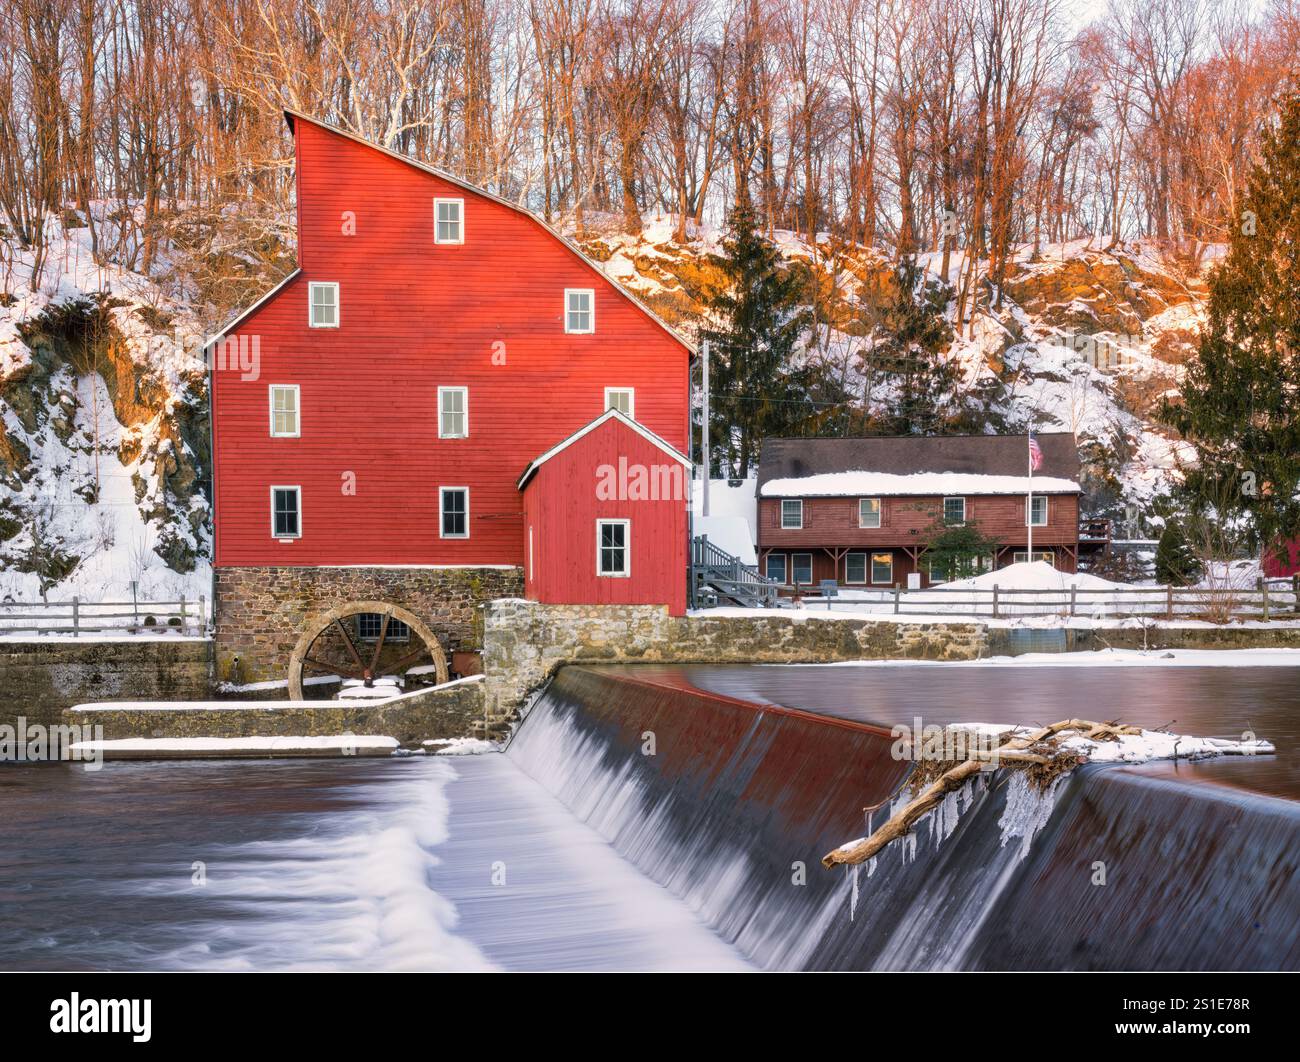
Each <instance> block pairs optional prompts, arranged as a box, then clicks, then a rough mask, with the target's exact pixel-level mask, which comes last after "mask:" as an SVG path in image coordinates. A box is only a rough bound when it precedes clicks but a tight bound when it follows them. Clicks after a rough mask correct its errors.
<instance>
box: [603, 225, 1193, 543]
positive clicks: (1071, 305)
mask: <svg viewBox="0 0 1300 1062" xmlns="http://www.w3.org/2000/svg"><path fill="white" fill-rule="evenodd" d="M671 234H672V227H671V225H670V224H669V223H668V222H667V221H663V220H660V221H652V222H651V223H650V224H647V226H646V228H645V230H644V232H643V233H642V234H641V235H639V236H637V237H631V236H628V235H625V234H622V233H619V232H606V233H601V232H597V233H592V234H589V235H587V236H586V237H585V238H584V239H583V240H582V241H581V243H582V246H583V248H584V250H586V251H587V253H588V254H589V255H591V256H592V257H593V258H595V259H597V260H598V261H600V262H601V263H602V265H603V266H604V268H605V270H606V272H608V273H609V274H610V275H611V276H613V277H615V278H616V279H617V280H619V282H620V283H622V284H624V285H625V286H626V287H627V288H628V289H629V290H631V291H633V292H634V293H636V294H637V295H638V296H639V297H641V298H642V299H643V300H644V301H645V302H646V303H647V304H648V305H650V306H651V307H652V308H653V309H655V310H656V311H658V312H659V313H660V314H662V315H663V316H664V317H666V318H667V319H668V320H669V321H670V322H672V323H673V324H676V325H678V326H679V327H681V328H683V330H685V331H687V332H688V333H689V332H692V331H693V330H694V329H695V327H696V326H697V324H698V322H699V321H700V320H701V319H702V317H703V315H704V313H705V309H704V308H705V305H706V303H707V300H708V298H709V296H710V295H711V294H712V293H713V292H714V291H716V289H717V285H718V284H719V283H720V276H721V274H720V271H719V269H718V261H719V259H718V256H719V255H720V254H721V251H722V248H721V243H720V234H719V233H718V232H716V231H699V232H695V233H694V238H693V239H692V240H691V241H690V242H689V243H687V244H685V245H680V244H677V243H675V242H673V240H672V238H671ZM774 238H775V239H776V241H777V243H778V245H779V246H780V248H781V251H782V254H783V256H784V257H785V259H786V261H787V262H789V264H790V268H791V269H794V270H796V271H798V272H799V273H800V274H801V276H802V277H803V280H804V287H805V291H806V292H807V297H808V301H809V302H810V304H812V305H813V306H814V307H815V309H816V312H817V317H818V325H817V327H816V328H815V329H814V330H813V332H812V333H810V335H809V336H808V340H807V344H806V349H805V356H807V357H810V358H823V359H826V360H827V362H828V363H829V364H831V365H833V366H836V367H837V370H838V371H842V372H843V373H844V374H845V376H846V378H847V380H848V382H849V383H850V386H851V387H852V386H854V385H856V383H857V382H858V380H857V378H856V376H855V362H856V358H857V355H858V353H860V352H861V351H862V350H863V347H864V337H866V336H868V335H869V334H870V332H871V328H872V318H873V312H874V308H875V307H877V306H878V305H880V303H881V302H882V300H884V299H885V298H886V297H888V296H890V295H891V294H892V291H891V289H892V286H893V279H892V268H891V266H892V263H891V262H890V261H889V260H888V259H887V258H885V257H884V256H883V255H881V254H880V253H879V252H877V251H875V250H872V249H866V248H861V247H853V246H843V245H837V244H836V243H834V242H833V241H819V242H818V244H817V245H816V247H814V246H812V245H810V244H809V243H808V242H806V241H804V240H802V239H800V238H798V237H796V236H795V235H793V234H791V233H788V232H777V233H775V234H774ZM1107 242H1108V241H1102V240H1098V241H1095V242H1092V241H1075V242H1073V243H1069V244H1065V245H1052V246H1049V247H1042V248H1039V249H1038V251H1037V252H1035V250H1034V249H1033V248H1031V247H1024V248H1021V249H1020V251H1019V253H1018V255H1017V257H1016V259H1015V261H1014V263H1013V269H1012V274H1011V277H1010V279H1009V280H1008V282H1007V284H1006V286H1005V288H1004V289H1003V291H1002V292H1001V293H1000V296H1001V297H1000V298H999V297H998V296H999V293H997V292H995V291H991V290H988V289H987V288H984V289H981V290H980V292H979V299H978V309H977V311H976V313H975V315H974V317H973V319H969V320H968V321H966V322H965V323H964V325H963V326H962V327H961V328H959V329H957V338H956V340H955V341H954V343H953V346H952V349H951V351H950V353H949V357H951V358H953V359H955V360H956V361H957V363H958V365H959V366H960V368H961V370H962V375H963V386H964V387H966V388H970V389H972V391H975V392H977V393H980V394H987V395H990V396H997V397H995V398H993V401H994V402H995V403H996V404H997V406H998V408H996V409H995V410H994V412H996V413H998V414H999V415H1000V417H1001V419H1002V420H1003V421H1004V422H1006V423H1008V424H1012V425H1016V424H1024V423H1025V422H1026V421H1028V420H1032V422H1033V424H1034V425H1035V427H1036V429H1037V430H1039V431H1069V432H1073V433H1074V434H1075V435H1076V436H1077V438H1078V440H1079V446H1080V452H1081V454H1082V455H1083V458H1084V466H1085V486H1086V487H1087V488H1088V491H1089V499H1088V501H1089V508H1090V514H1092V515H1106V516H1111V517H1115V518H1120V519H1125V518H1127V517H1129V516H1131V515H1133V514H1134V513H1136V514H1137V517H1138V526H1135V527H1134V528H1132V529H1131V530H1132V531H1133V532H1134V533H1137V534H1142V533H1148V532H1150V531H1151V530H1152V528H1151V526H1150V524H1149V523H1146V522H1145V521H1144V518H1143V517H1144V514H1145V513H1146V512H1147V511H1148V510H1149V508H1150V503H1151V500H1152V498H1153V497H1154V496H1155V495H1157V494H1158V493H1160V492H1161V491H1162V490H1165V489H1167V487H1168V486H1169V485H1170V484H1171V483H1172V482H1173V481H1174V480H1175V479H1176V478H1177V476H1178V471H1177V468H1178V464H1179V462H1180V461H1183V460H1187V459H1188V458H1189V457H1190V453H1188V452H1187V449H1186V447H1185V446H1184V445H1183V444H1181V443H1180V442H1179V440H1177V439H1175V438H1173V437H1171V436H1170V435H1169V434H1168V433H1166V432H1165V431H1163V430H1162V429H1161V428H1159V427H1158V426H1157V425H1156V423H1155V417H1154V414H1155V410H1156V407H1157V405H1158V403H1159V401H1160V400H1161V398H1163V397H1164V396H1165V395H1166V394H1168V393H1169V391H1170V390H1171V389H1172V388H1174V387H1176V386H1177V382H1178V378H1179V375H1180V373H1181V371H1182V369H1181V367H1182V365H1183V363H1184V362H1185V361H1186V359H1187V358H1188V356H1189V355H1190V354H1191V353H1192V351H1193V350H1194V349H1195V344H1196V339H1197V335H1198V334H1199V330H1200V327H1201V325H1202V323H1203V318H1204V310H1203V306H1204V300H1205V295H1206V289H1205V282H1204V268H1205V265H1206V263H1207V261H1213V259H1214V253H1213V252H1214V250H1215V249H1213V248H1211V249H1210V252H1211V253H1210V254H1209V255H1208V256H1206V257H1203V259H1202V260H1201V261H1199V262H1192V261H1187V260H1181V259H1178V258H1175V257H1167V256H1164V255H1162V254H1160V253H1159V252H1158V251H1157V249H1155V248H1154V247H1152V246H1149V245H1142V244H1118V245H1116V246H1114V247H1107V246H1106V243H1107ZM922 263H923V264H924V266H925V267H926V270H927V272H928V273H929V275H930V276H931V277H933V278H934V279H939V280H943V279H946V280H947V281H948V282H949V283H950V284H951V285H953V286H954V287H955V286H957V284H958V283H959V278H960V271H961V268H962V266H963V261H962V258H961V255H960V254H955V255H954V256H953V258H952V260H951V262H950V263H949V274H948V276H947V277H946V278H944V277H942V276H941V275H940V270H941V268H942V261H941V258H940V256H939V255H937V254H930V255H926V256H923V257H922ZM954 311H955V306H953V307H950V316H955V313H954ZM990 385H995V386H990ZM887 400H888V398H887V396H885V397H884V398H883V399H882V401H887Z"/></svg>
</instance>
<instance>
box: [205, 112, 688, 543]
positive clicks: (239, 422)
mask: <svg viewBox="0 0 1300 1062" xmlns="http://www.w3.org/2000/svg"><path fill="white" fill-rule="evenodd" d="M295 140H296V152H297V167H298V168H297V187H298V239H299V263H300V266H301V270H302V272H301V274H300V275H299V276H297V277H295V278H294V279H293V280H291V281H290V282H289V283H288V284H287V285H286V286H285V287H284V288H283V289H281V290H280V291H279V292H278V293H276V295H275V296H274V297H272V298H271V299H269V300H268V301H267V302H266V303H265V304H263V305H262V306H260V307H259V308H258V309H257V310H256V311H254V312H253V313H252V314H251V315H250V316H249V317H248V318H247V319H246V320H244V321H243V322H241V323H240V325H239V327H237V328H236V329H233V330H232V332H231V333H230V334H231V335H233V336H248V337H254V336H255V337H257V338H258V342H259V344H260V375H259V377H258V379H257V380H255V381H247V380H242V379H241V378H240V374H239V373H238V372H237V371H229V370H218V371H216V372H214V373H213V432H214V446H215V455H214V468H215V495H216V510H217V525H216V527H217V531H216V563H217V565H219V566H236V565H270V564H288V565H327V564H512V565H522V564H523V562H524V549H525V538H524V533H523V517H522V504H521V498H520V496H519V493H518V491H517V489H516V486H515V484H516V481H517V479H518V477H519V475H520V473H521V472H522V471H523V469H524V468H525V466H526V465H527V464H528V462H529V461H531V460H532V459H533V458H535V457H536V456H537V455H538V454H540V453H542V452H544V451H545V450H547V449H548V448H549V447H551V446H553V445H555V444H556V443H557V442H558V441H560V440H561V439H563V438H565V437H566V436H568V435H570V434H572V433H573V432H574V431H576V430H577V429H578V428H580V427H582V426H583V425H584V424H586V423H588V422H590V421H591V420H592V419H593V418H594V417H596V416H597V415H599V414H600V413H601V412H602V410H603V408H604V390H605V388H606V387H632V388H635V391H636V416H637V419H638V420H639V421H640V422H641V423H643V424H645V425H646V426H647V427H648V428H649V429H650V430H652V431H653V432H655V433H656V434H658V435H660V436H662V437H663V438H664V439H665V440H666V441H667V442H668V443H670V444H671V445H673V446H676V447H678V448H679V449H684V448H685V446H686V443H687V416H688V412H687V397H688V366H689V352H688V350H687V349H686V347H684V346H683V345H682V344H681V343H680V342H679V341H677V340H676V339H675V338H673V337H672V336H671V335H670V334H669V333H668V332H667V331H665V329H664V328H663V327H662V326H661V325H660V324H659V323H658V322H657V321H655V320H654V319H653V318H652V317H651V316H650V315H649V314H647V313H646V312H645V311H644V310H643V309H641V308H640V307H638V306H637V305H635V304H634V303H632V302H631V301H630V300H628V299H627V298H625V297H624V296H623V295H621V294H620V293H619V291H618V289H617V288H616V287H615V286H614V285H613V283H612V282H611V281H609V280H607V279H606V278H605V277H604V276H603V275H602V274H601V273H599V272H598V271H596V270H595V269H593V268H592V267H591V266H590V265H589V264H588V263H586V262H585V261H583V260H582V259H581V258H580V257H579V256H578V255H576V254H575V253H573V252H572V251H571V250H570V249H568V248H566V247H565V246H564V245H563V244H562V243H561V242H560V241H558V240H557V239H556V238H555V237H554V236H553V235H552V234H551V233H549V232H547V231H546V230H545V229H544V228H543V227H542V226H541V225H539V224H538V223H537V222H536V221H535V220H533V219H531V218H529V217H527V216H526V215H523V214H520V213H519V212H517V211H515V210H512V209H510V208H509V207H508V206H505V205H503V204H501V203H498V202H496V201H494V200H492V199H491V198H487V197H484V196H480V195H476V194H475V193H474V192H472V191H468V190H466V189H464V188H462V187H460V186H458V185H455V184H453V183H451V182H449V181H446V180H444V179H442V178H440V177H438V176H436V175H433V174H430V173H428V172H425V171H422V170H420V169H418V168H415V167H413V166H411V165H408V164H407V163H404V162H402V161H400V160H398V159H394V158H392V157H390V156H388V155H386V154H384V153H383V152H381V151H379V150H377V149H374V148H372V147H368V146H366V145H363V144H360V143H357V142H355V141H353V140H351V139H349V138H347V137H344V136H342V135H340V134H338V133H335V132H332V131H330V130H329V129H327V128H324V127H322V126H319V125H316V124H314V123H312V122H309V121H306V120H303V119H301V118H300V119H297V120H296V121H295ZM435 197H449V198H458V199H463V200H464V204H465V205H464V212H463V222H464V243H463V244H462V245H448V244H435V243H434V238H433V229H434V218H433V209H434V208H433V200H434V199H435ZM345 212H351V213H352V214H353V215H354V216H355V224H356V235H354V236H345V235H343V226H344V220H345V218H344V215H345ZM312 281H323V282H336V283H338V285H339V303H340V309H339V322H340V324H339V327H338V328H332V329H325V328H309V327H308V326H307V298H308V295H307V292H308V284H309V283H310V282H312ZM565 288H590V289H594V291H595V325H596V331H595V334H593V335H566V334H565V331H564V310H565V307H564V289H565ZM495 344H504V347H503V348H502V347H494V345H495ZM494 349H496V350H500V349H504V352H505V358H506V364H505V365H494V364H493V361H492V356H493V353H494ZM271 384H297V385H298V386H299V387H300V388H301V410H300V417H301V434H300V437H298V438H271V437H270V436H269V430H268V401H269V399H268V388H269V385H271ZM440 385H441V386H463V387H467V388H468V389H469V437H468V438H466V439H439V438H438V411H437V389H438V387H439V386H440ZM348 473H352V474H353V475H354V476H355V483H356V493H355V495H348V494H345V493H344V492H343V486H344V482H345V475H346V474H348ZM273 484H275V485H297V486H301V488H302V537H301V538H300V539H297V540H293V541H289V542H281V541H277V540H275V539H273V538H272V537H271V533H270V500H269V498H270V487H271V485H273ZM440 486H468V487H469V488H470V536H469V538H468V539H457V540H447V539H441V538H440V537H439V534H438V532H439V520H438V488H439V487H440ZM593 549H594V547H593Z"/></svg>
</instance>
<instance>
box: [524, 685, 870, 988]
mask: <svg viewBox="0 0 1300 1062" xmlns="http://www.w3.org/2000/svg"><path fill="white" fill-rule="evenodd" d="M756 725H760V726H761V725H762V723H761V720H760V721H758V722H757V723H756ZM607 752H608V745H607V744H606V743H605V742H604V741H603V739H602V738H601V737H600V736H599V735H598V734H597V732H595V731H587V730H584V729H582V728H581V727H579V726H577V725H576V724H575V723H574V721H573V718H572V717H571V716H569V715H567V714H565V713H562V712H558V711H552V710H538V709H534V711H533V713H532V714H530V716H529V717H528V720H527V722H526V725H524V726H523V727H521V728H520V730H519V732H518V733H517V734H516V735H515V738H514V740H513V741H512V743H511V745H510V747H509V749H508V750H507V754H506V755H507V758H508V759H510V760H511V761H512V762H513V763H515V764H516V765H517V766H518V767H519V768H520V769H521V770H522V771H524V772H525V773H526V774H527V775H528V776H529V777H531V778H533V779H535V780H536V781H537V782H538V783H540V785H541V786H542V788H544V789H545V790H546V791H547V792H548V793H551V794H553V795H554V796H555V797H557V798H558V799H559V801H560V802H561V803H562V804H563V805H564V806H565V807H567V808H568V809H569V811H570V812H571V813H572V814H573V815H574V816H576V817H577V818H578V819H579V820H580V821H582V822H584V823H586V824H587V825H588V826H590V827H591V828H592V829H594V830H595V831H596V832H597V833H598V834H599V835H600V836H601V837H602V838H604V839H605V840H606V841H608V842H609V843H610V844H612V845H613V846H614V847H615V848H616V849H617V851H618V852H619V853H620V854H621V855H622V856H623V857H624V858H626V859H627V860H628V861H629V862H630V863H631V864H632V865H634V866H635V867H637V868H638V869H639V870H640V871H641V873H642V874H644V875H645V876H646V877H648V878H649V879H650V880H651V881H653V882H657V883H658V884H660V885H662V886H663V887H664V888H665V889H667V890H668V891H669V892H670V893H672V894H673V895H674V896H677V897H679V898H680V899H681V900H682V901H683V902H684V903H685V904H686V905H687V906H688V907H689V908H690V909H691V910H692V911H694V912H696V913H697V915H698V916H699V918H700V919H701V921H702V922H703V923H705V924H707V925H708V926H710V927H711V928H712V929H713V931H714V932H715V933H716V934H717V935H718V936H719V937H721V938H722V940H724V941H727V942H729V943H731V944H733V945H734V946H735V947H736V948H737V949H739V951H740V952H741V953H743V954H744V955H745V956H748V957H749V958H750V959H751V960H752V961H753V962H754V963H756V964H757V965H758V966H761V967H764V968H769V969H770V968H780V969H796V968H799V967H801V966H802V965H803V964H804V962H805V960H806V959H807V958H808V956H810V955H811V954H812V952H813V950H814V949H815V948H816V946H817V943H818V941H819V940H820V939H821V937H822V935H823V933H824V931H825V929H826V927H827V926H828V925H830V923H831V922H832V920H833V919H834V918H835V917H837V915H839V914H840V912H842V911H843V909H844V902H845V899H846V893H847V891H848V890H849V889H850V888H851V886H850V884H849V882H848V881H845V882H844V891H837V892H835V893H833V894H831V895H830V896H829V897H828V900H827V902H826V903H825V904H824V905H823V906H822V907H821V908H820V909H819V910H818V912H817V913H816V915H815V916H814V917H813V918H812V919H807V918H804V917H802V916H801V919H802V920H798V919H790V918H789V917H788V910H786V909H785V908H784V907H783V906H782V905H781V903H780V902H779V898H777V899H774V900H773V902H771V903H768V904H759V905H758V906H757V907H755V906H754V905H753V904H750V903H747V902H742V900H743V898H744V897H746V896H747V895H749V894H750V892H751V890H754V889H755V888H759V889H761V888H764V887H770V880H771V879H770V878H769V876H768V872H767V871H766V870H764V869H763V868H762V867H761V866H759V865H758V864H756V863H755V861H754V859H753V858H752V857H751V856H750V854H749V853H748V852H747V850H746V847H745V845H746V843H747V842H748V841H749V840H750V839H749V838H747V837H741V838H737V839H736V841H734V842H729V841H721V840H720V839H719V837H718V835H717V834H716V833H714V832H713V831H708V830H700V829H695V830H690V829H683V823H682V820H681V819H680V818H679V817H677V816H678V815H679V814H680V813H681V811H682V808H680V807H674V803H673V800H672V798H671V797H662V796H660V797H656V796H654V795H653V794H652V793H651V792H650V791H649V790H648V789H647V788H646V786H645V785H644V783H643V782H642V781H641V776H640V773H639V770H638V763H637V762H636V759H635V757H627V758H624V759H622V760H620V761H615V762H611V760H610V758H609V757H608V756H607V755H606V753H607ZM688 810H689V809H688ZM783 880H786V881H788V879H783ZM790 887H791V888H792V889H793V888H797V886H795V885H793V883H791V884H790Z"/></svg>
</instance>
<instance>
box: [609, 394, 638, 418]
mask: <svg viewBox="0 0 1300 1062" xmlns="http://www.w3.org/2000/svg"><path fill="white" fill-rule="evenodd" d="M605 408H606V409H617V410H618V411H619V412H620V413H622V414H623V416H625V417H627V418H628V419H630V420H636V391H634V390H633V389H632V388H631V387H606V388H605Z"/></svg>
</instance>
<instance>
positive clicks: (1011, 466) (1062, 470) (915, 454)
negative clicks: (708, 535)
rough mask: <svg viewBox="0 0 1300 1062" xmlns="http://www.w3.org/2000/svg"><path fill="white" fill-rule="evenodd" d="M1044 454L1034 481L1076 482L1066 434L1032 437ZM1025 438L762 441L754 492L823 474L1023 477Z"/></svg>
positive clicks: (1074, 452)
mask: <svg viewBox="0 0 1300 1062" xmlns="http://www.w3.org/2000/svg"><path fill="white" fill-rule="evenodd" d="M1034 437H1035V438H1036V439H1037V440H1038V445H1039V447H1040V448H1041V449H1042V451H1043V463H1042V465H1041V466H1040V467H1039V468H1038V469H1037V470H1036V471H1035V472H1034V475H1036V476H1055V477H1058V478H1060V479H1069V480H1073V481H1074V482H1076V483H1077V482H1078V481H1079V451H1078V448H1077V447H1076V446H1075V442H1074V436H1073V435H1071V434H1070V433H1069V432H1052V433H1049V434H1038V435H1035V436H1034ZM1028 460H1029V442H1028V439H1027V438H1026V437H1025V436H1024V435H947V436H939V437H934V438H926V437H922V436H917V435H894V436H882V437H877V438H868V439H765V440H764V441H763V449H762V451H761V453H760V455H759V463H758V488H759V491H760V493H761V491H762V489H763V484H764V483H766V482H767V481H768V480H771V479H798V478H800V477H803V476H818V475H822V474H823V473H827V472H888V473H892V474H894V475H908V474H910V473H912V472H966V473H972V474H976V475H986V476H1024V475H1028V472H1029V465H1028Z"/></svg>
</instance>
